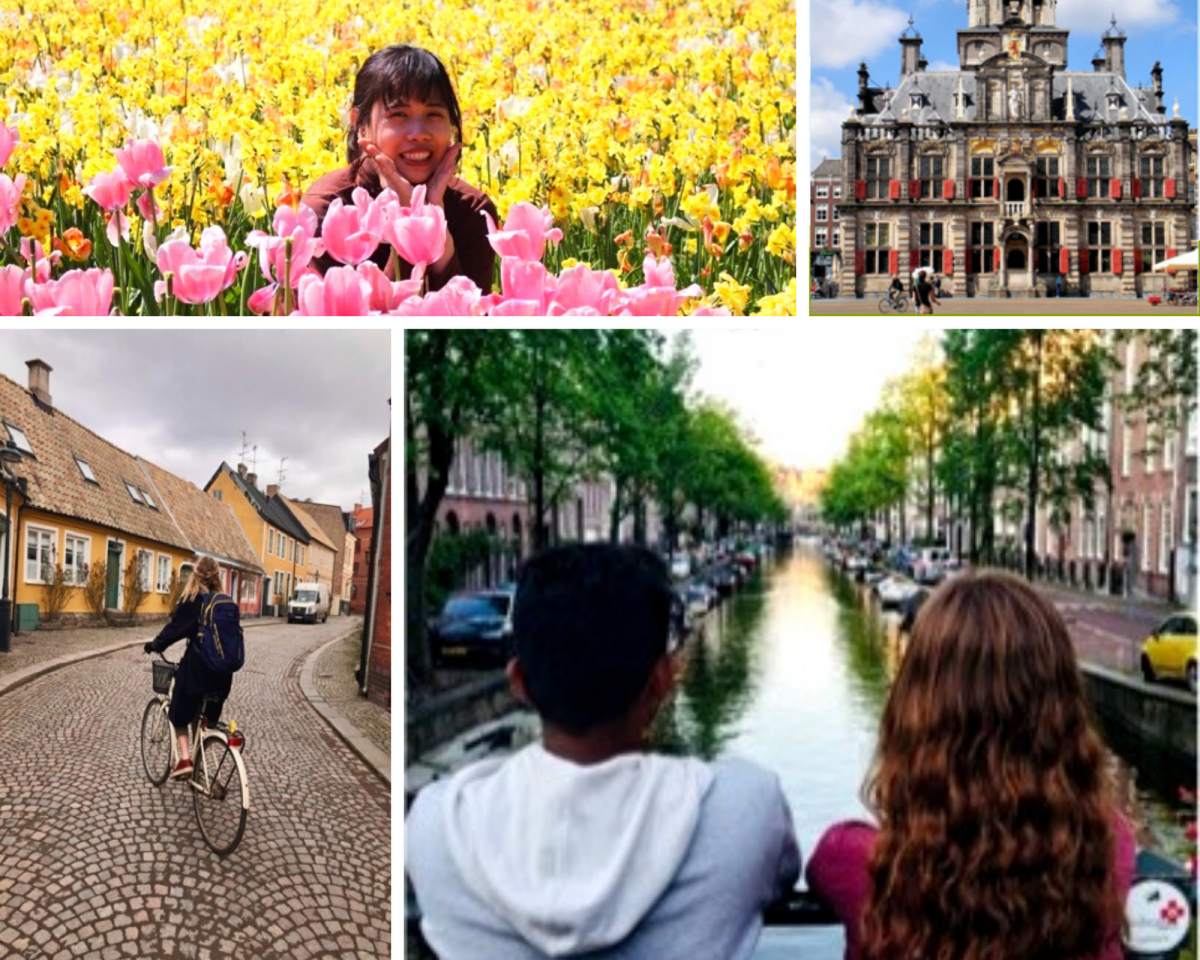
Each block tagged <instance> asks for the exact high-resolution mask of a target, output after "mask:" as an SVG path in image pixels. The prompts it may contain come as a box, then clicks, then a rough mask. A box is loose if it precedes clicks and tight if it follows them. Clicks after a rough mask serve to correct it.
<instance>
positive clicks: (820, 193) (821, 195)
mask: <svg viewBox="0 0 1200 960" xmlns="http://www.w3.org/2000/svg"><path fill="white" fill-rule="evenodd" d="M817 199H818V200H828V199H829V187H827V186H823V187H817Z"/></svg>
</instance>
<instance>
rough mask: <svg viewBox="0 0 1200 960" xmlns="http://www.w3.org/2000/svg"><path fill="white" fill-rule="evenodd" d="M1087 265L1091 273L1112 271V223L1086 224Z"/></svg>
mask: <svg viewBox="0 0 1200 960" xmlns="http://www.w3.org/2000/svg"><path fill="white" fill-rule="evenodd" d="M1087 237H1088V250H1087V256H1088V266H1089V267H1090V268H1091V272H1092V273H1112V224H1111V223H1108V222H1104V223H1095V222H1093V223H1089V224H1088V231H1087Z"/></svg>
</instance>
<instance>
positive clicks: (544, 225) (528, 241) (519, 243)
mask: <svg viewBox="0 0 1200 960" xmlns="http://www.w3.org/2000/svg"><path fill="white" fill-rule="evenodd" d="M483 215H484V217H485V218H486V219H487V225H488V243H490V244H491V245H492V249H493V250H495V251H496V253H497V254H499V255H500V256H501V257H515V258H516V259H518V260H529V261H540V260H541V259H542V255H543V254H544V253H545V251H546V241H547V240H553V241H554V242H555V243H556V244H557V243H558V242H559V241H560V240H562V238H563V232H562V231H561V230H559V229H558V228H557V227H553V224H554V217H553V216H552V215H551V213H550V211H549V210H547V209H544V208H543V209H540V210H539V209H538V208H537V207H535V206H534V205H533V204H532V203H525V202H524V201H522V202H521V203H514V204H513V206H512V209H510V210H509V211H508V219H507V220H505V221H504V229H503V230H497V229H496V224H495V222H494V221H493V220H492V218H491V217H490V216H488V214H487V212H486V211H485V212H484V214H483Z"/></svg>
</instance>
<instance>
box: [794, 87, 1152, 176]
mask: <svg viewBox="0 0 1200 960" xmlns="http://www.w3.org/2000/svg"><path fill="white" fill-rule="evenodd" d="M960 77H961V78H962V84H963V94H964V95H965V97H966V108H965V109H964V111H963V116H964V118H965V119H966V120H974V119H975V118H976V116H977V115H978V98H977V96H976V89H975V73H974V71H971V70H944V71H934V72H931V71H928V70H922V71H918V72H916V73H910V74H909V75H908V76H906V77H904V78H903V79H902V80H901V81H900V86H898V87H896V88H895V89H894V90H881V91H878V92H876V93H875V95H874V98H873V100H872V107H873V112H872V113H870V114H867V115H865V116H863V117H862V122H863V123H865V124H868V125H873V124H880V123H884V122H887V121H889V120H893V121H899V120H901V118H902V116H903V111H904V110H905V108H908V119H909V120H910V121H911V122H912V123H916V124H933V123H937V122H938V119H939V118H940V119H941V120H943V121H945V122H946V123H952V122H954V121H955V120H956V119H957V116H958V114H957V112H956V110H955V106H954V96H955V94H956V93H958V81H959V78H960ZM1068 77H1070V78H1071V91H1072V93H1073V94H1074V95H1075V118H1076V119H1077V120H1079V121H1082V122H1084V123H1105V124H1107V123H1116V122H1117V121H1118V120H1120V119H1121V108H1122V107H1128V108H1129V119H1130V120H1142V121H1147V122H1151V123H1156V124H1157V123H1166V122H1167V121H1168V119H1169V118H1168V117H1167V116H1166V115H1165V114H1160V113H1158V112H1156V109H1155V105H1154V91H1153V90H1152V89H1149V88H1146V87H1131V86H1130V85H1129V84H1128V83H1127V82H1126V81H1125V80H1124V79H1123V78H1122V77H1121V76H1120V75H1119V74H1115V73H1095V72H1092V73H1085V72H1083V71H1070V70H1056V71H1055V72H1054V85H1053V88H1052V98H1053V102H1052V104H1051V111H1050V112H1051V116H1052V118H1053V119H1055V120H1065V119H1066V116H1067V107H1066V97H1067V78H1068ZM918 92H919V93H921V94H923V95H924V96H923V104H924V105H923V106H922V107H921V109H920V110H914V109H912V107H911V105H910V104H911V97H912V95H913V94H914V93H918ZM1109 93H1115V94H1117V96H1118V98H1119V99H1118V102H1117V105H1116V107H1113V108H1110V107H1109V105H1108V95H1109ZM1023 109H1025V110H1026V111H1027V110H1028V109H1029V105H1028V104H1025V105H1024V107H1023ZM996 122H1003V121H996ZM818 169H819V168H818ZM814 176H816V174H814Z"/></svg>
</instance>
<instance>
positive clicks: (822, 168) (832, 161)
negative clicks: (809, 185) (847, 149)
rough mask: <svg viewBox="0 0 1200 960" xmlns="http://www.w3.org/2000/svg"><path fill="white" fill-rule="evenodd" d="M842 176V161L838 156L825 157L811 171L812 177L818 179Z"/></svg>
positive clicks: (836, 178) (838, 178)
mask: <svg viewBox="0 0 1200 960" xmlns="http://www.w3.org/2000/svg"><path fill="white" fill-rule="evenodd" d="M841 176H842V161H841V158H840V157H826V158H825V159H824V160H822V161H821V162H820V163H819V164H817V169H816V170H814V171H813V172H812V178H813V179H814V180H819V179H822V178H826V177H830V178H833V179H835V180H840V179H841Z"/></svg>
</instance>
